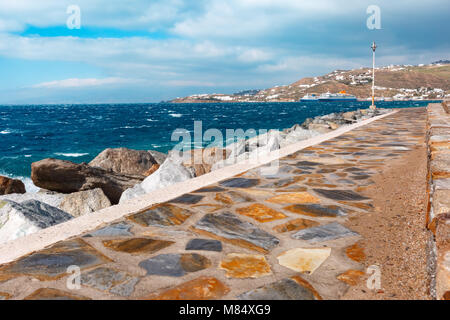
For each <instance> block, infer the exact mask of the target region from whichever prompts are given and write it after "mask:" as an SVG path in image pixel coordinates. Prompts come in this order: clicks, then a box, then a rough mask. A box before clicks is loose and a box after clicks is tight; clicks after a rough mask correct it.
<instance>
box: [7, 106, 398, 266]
mask: <svg viewBox="0 0 450 320" xmlns="http://www.w3.org/2000/svg"><path fill="white" fill-rule="evenodd" d="M398 111H399V110H395V111H393V112H390V113H387V114H384V115H381V116H377V117H373V118H370V119H367V120H364V121H361V122H358V123H355V124H352V125H349V126H343V127H340V128H338V129H336V130H334V131H331V132H329V133H326V134H323V135H320V136H317V137H314V138H311V139H308V140H303V141H300V142H298V143H294V144H291V145H289V146H286V147H284V148H282V149H279V150H275V151H272V152H270V153H268V154H266V155H261V156H259V157H258V159H257V161H251V163H250V162H249V161H244V162H242V163H237V164H234V165H230V166H228V167H224V168H221V169H218V170H215V171H213V172H211V173H208V174H205V175H203V176H200V177H197V178H193V179H190V180H187V181H184V182H180V183H177V184H174V185H171V186H169V187H167V188H164V189H159V190H155V191H153V192H151V193H149V194H146V195H144V196H142V197H139V198H135V199H131V200H129V201H127V202H125V203H123V204H120V205H116V206H112V207H109V208H105V209H103V210H100V211H97V212H94V213H90V214H86V215H83V216H81V217H78V218H75V219H72V220H70V221H68V222H65V223H61V224H58V225H55V226H53V227H50V228H47V229H43V230H40V231H38V232H36V233H33V234H30V235H28V236H25V237H22V238H18V239H16V240H13V241H11V242H8V243H5V244H2V245H0V264H4V263H8V262H11V261H14V260H16V259H18V258H20V257H22V256H24V255H27V254H30V253H32V252H35V251H39V250H42V249H44V248H46V247H48V246H50V245H52V244H54V243H56V242H59V241H63V240H67V239H69V238H72V237H75V236H79V235H81V234H83V233H86V232H89V231H92V230H95V229H97V228H98V227H101V226H102V225H105V224H108V223H111V222H114V221H117V220H119V219H121V218H123V217H125V216H128V215H131V214H133V213H136V212H139V211H142V210H145V209H146V208H149V207H151V206H153V205H155V204H158V203H163V202H167V201H169V200H172V199H175V198H177V197H179V196H181V195H183V194H186V193H190V192H192V191H195V190H198V189H200V188H203V187H206V186H209V185H211V184H214V183H217V182H219V181H222V180H224V179H228V178H232V177H234V176H236V175H238V174H240V173H243V172H245V171H248V170H250V169H253V168H256V167H259V166H261V165H264V164H268V163H270V162H272V161H274V160H277V159H281V158H284V157H286V156H288V155H290V154H293V153H295V152H297V151H299V150H302V149H305V148H308V147H311V146H314V145H316V144H319V143H322V142H324V141H326V140H329V139H333V138H335V137H338V136H340V135H342V134H344V133H347V132H349V131H351V130H354V129H356V128H359V127H362V126H365V125H367V124H369V123H371V122H374V121H377V120H379V119H382V118H384V117H387V116H390V115H393V114H394V113H397V112H398Z"/></svg>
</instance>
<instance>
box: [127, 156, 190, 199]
mask: <svg viewBox="0 0 450 320" xmlns="http://www.w3.org/2000/svg"><path fill="white" fill-rule="evenodd" d="M182 161H183V158H179V157H176V156H172V157H169V158H167V159H166V161H165V162H164V163H163V164H162V165H161V167H160V168H159V169H158V170H156V171H155V172H154V173H153V174H152V175H151V176H149V177H147V178H146V179H145V180H144V181H142V183H141V184H138V185H135V186H134V187H132V188H130V189H128V190H126V191H125V192H124V193H123V194H122V197H121V199H120V203H123V202H124V201H126V200H129V199H133V198H136V197H139V196H141V195H144V194H146V193H149V192H152V191H154V190H157V189H161V188H165V187H168V186H170V185H173V184H175V183H178V182H183V181H186V180H189V179H191V178H193V177H194V174H193V172H191V171H190V170H188V169H187V168H186V167H184V166H183V163H182Z"/></svg>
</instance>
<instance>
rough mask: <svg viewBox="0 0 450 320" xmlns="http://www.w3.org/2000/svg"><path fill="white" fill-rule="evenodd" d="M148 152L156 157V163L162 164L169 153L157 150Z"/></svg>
mask: <svg viewBox="0 0 450 320" xmlns="http://www.w3.org/2000/svg"><path fill="white" fill-rule="evenodd" d="M148 153H150V155H151V156H152V157H153V159H155V161H156V163H157V164H159V165H162V164H163V163H164V161H166V159H167V154H166V153H162V152H159V151H155V150H148Z"/></svg>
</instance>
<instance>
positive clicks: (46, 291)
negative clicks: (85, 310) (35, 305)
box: [24, 288, 91, 300]
mask: <svg viewBox="0 0 450 320" xmlns="http://www.w3.org/2000/svg"><path fill="white" fill-rule="evenodd" d="M24 300H91V299H90V298H87V297H83V296H80V295H77V294H73V293H69V292H65V291H61V290H57V289H52V288H40V289H38V290H36V291H35V292H33V293H32V294H30V295H29V296H27V297H26V298H25V299H24Z"/></svg>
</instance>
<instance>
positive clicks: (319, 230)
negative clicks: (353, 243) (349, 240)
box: [292, 222, 359, 242]
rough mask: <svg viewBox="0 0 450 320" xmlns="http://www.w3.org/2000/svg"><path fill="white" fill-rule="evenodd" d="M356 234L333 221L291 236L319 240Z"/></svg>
mask: <svg viewBox="0 0 450 320" xmlns="http://www.w3.org/2000/svg"><path fill="white" fill-rule="evenodd" d="M358 235H359V234H358V233H356V232H353V231H351V230H350V229H347V228H346V227H344V226H343V225H341V224H339V223H337V222H333V223H330V224H326V225H323V226H318V227H313V228H308V229H303V230H300V231H298V232H296V233H294V234H293V235H292V238H294V239H298V240H306V241H309V242H321V241H329V240H335V239H339V238H344V237H353V236H358Z"/></svg>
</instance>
